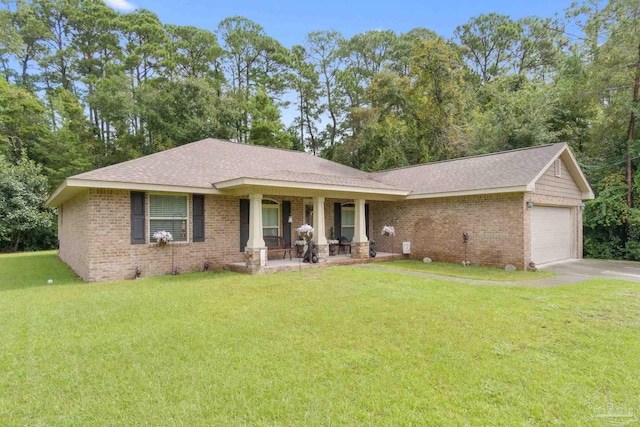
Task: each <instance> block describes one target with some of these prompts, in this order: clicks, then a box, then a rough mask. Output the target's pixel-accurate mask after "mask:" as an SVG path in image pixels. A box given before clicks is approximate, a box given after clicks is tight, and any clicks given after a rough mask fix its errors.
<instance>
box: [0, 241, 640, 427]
mask: <svg viewBox="0 0 640 427" xmlns="http://www.w3.org/2000/svg"><path fill="white" fill-rule="evenodd" d="M0 272H2V274H0V325H2V327H0V424H1V425H47V426H69V425H83V426H91V425H186V426H194V425H225V426H233V425H264V426H272V425H286V426H291V425H349V426H351V425H376V426H377V425H389V426H391V425H393V426H396V425H504V426H514V425H553V424H557V425H584V424H589V423H592V421H593V420H592V419H591V417H592V416H593V415H594V414H595V412H594V407H597V406H600V405H603V404H606V403H609V402H611V403H617V404H620V405H626V406H627V407H632V408H635V409H636V410H637V408H639V407H640V401H639V400H638V399H639V397H638V396H640V382H639V381H638V377H639V376H640V358H639V357H638V355H639V354H640V340H638V336H640V285H638V284H634V283H629V282H621V281H606V280H594V281H590V282H587V283H583V284H575V285H569V286H563V287H557V288H551V289H532V288H521V287H502V286H470V285H466V284H460V283H452V282H447V281H442V280H431V279H424V278H420V277H413V276H406V275H401V274H395V273H386V272H380V271H373V270H366V269H362V268H357V267H334V268H325V269H309V270H304V271H302V272H296V273H283V274H277V275H270V276H260V277H258V276H245V275H238V274H232V273H226V272H225V273H197V274H185V275H181V276H164V277H157V278H151V279H143V280H138V281H121V282H112V283H91V284H89V283H82V282H79V281H78V280H76V279H75V278H74V276H73V274H72V273H71V272H70V271H69V270H68V269H66V267H64V266H63V265H62V264H61V263H60V262H58V261H56V259H55V255H54V254H51V253H47V254H27V255H18V256H13V255H10V256H0ZM48 278H53V279H54V284H53V285H47V284H46V280H47V279H48ZM636 415H638V414H637V412H636Z"/></svg>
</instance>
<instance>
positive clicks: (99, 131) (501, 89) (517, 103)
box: [0, 0, 640, 259]
mask: <svg viewBox="0 0 640 427" xmlns="http://www.w3.org/2000/svg"><path fill="white" fill-rule="evenodd" d="M558 12H560V15H559V16H558V17H556V18H540V17H526V18H522V19H517V20H515V19H512V18H510V17H509V16H505V15H500V14H496V13H490V14H485V15H480V16H478V17H473V18H471V19H470V20H469V21H468V22H467V23H463V24H461V25H460V26H458V27H457V28H456V30H455V32H454V36H453V37H452V38H451V39H445V38H443V37H441V36H439V35H438V34H436V33H434V32H433V31H431V30H429V29H426V28H415V29H413V30H410V31H408V32H406V33H401V34H398V33H395V32H393V31H377V30H376V31H367V32H364V33H361V34H356V35H354V36H353V37H350V38H347V37H344V36H343V35H342V34H340V33H339V32H336V31H316V32H311V33H309V34H308V35H307V36H306V38H305V39H304V40H302V41H301V43H300V44H298V45H294V46H291V47H290V48H289V47H286V46H283V45H282V44H281V43H280V42H279V41H278V40H276V39H274V38H273V37H270V36H269V35H268V34H267V33H266V32H265V30H264V29H263V28H262V27H261V26H260V25H259V24H258V23H256V22H253V21H251V20H249V19H246V18H243V17H230V18H226V19H224V20H222V21H221V22H220V23H219V24H218V25H217V27H216V29H215V30H214V31H208V30H205V29H201V28H196V27H191V26H177V25H171V24H168V23H163V22H161V21H160V19H159V18H158V17H157V16H156V15H155V14H154V13H152V12H150V11H148V10H144V9H141V10H136V11H134V12H132V13H128V14H120V13H117V12H115V11H114V10H112V9H111V8H109V7H107V6H106V5H105V4H104V3H103V2H102V0H17V1H16V0H4V1H3V6H2V8H1V9H0V73H1V74H2V75H3V77H4V79H0V107H1V110H0V138H1V140H2V145H1V146H0V156H2V159H3V160H2V161H1V162H0V166H1V168H0V171H1V170H5V171H6V174H5V175H6V176H7V177H9V176H14V175H16V176H18V175H20V174H19V173H17V172H15V171H16V170H18V169H20V168H33V167H35V168H41V169H40V170H41V173H42V175H44V176H45V177H46V179H47V181H46V182H47V183H48V188H49V190H50V189H52V188H55V187H56V186H57V185H58V184H59V183H60V182H61V181H62V179H64V178H65V177H66V176H69V175H73V174H76V173H79V172H83V171H86V170H90V169H93V168H97V167H102V166H106V165H109V164H113V163H117V162H120V161H124V160H128V159H132V158H136V157H139V156H142V155H146V154H151V153H154V152H156V151H159V150H163V149H166V148H170V147H175V146H179V145H181V144H185V143H189V142H192V141H196V140H199V139H202V138H207V137H215V138H223V139H230V140H234V141H238V142H242V143H249V144H260V145H267V146H275V147H282V148H290V149H296V150H304V151H307V152H309V153H312V154H314V155H318V156H323V157H326V158H328V159H331V160H335V161H338V162H341V163H344V164H347V165H350V166H353V167H356V168H359V169H363V170H369V171H374V170H380V169H386V168H390V167H398V166H406V165H412V164H418V163H424V162H430V161H437V160H444V159H450V158H455V157H459V156H465V155H473V154H481V153H487V152H494V151H500V150H507V149H514V148H522V147H528V146H532V145H539V144H545V143H553V142H567V143H569V144H570V146H571V147H572V148H573V150H574V152H575V153H576V156H577V158H578V160H579V162H580V163H581V165H582V166H583V168H584V170H585V172H586V174H587V176H588V178H589V180H590V182H591V184H592V185H593V187H594V189H595V190H596V193H597V196H598V197H597V199H596V200H595V201H593V202H590V203H588V206H587V209H586V211H585V252H586V254H587V255H590V256H600V257H602V256H604V257H612V258H627V259H640V243H639V242H638V240H639V239H640V221H639V218H640V216H638V211H637V208H638V205H639V203H638V200H640V199H639V198H638V196H639V195H638V191H639V189H640V185H639V184H638V180H640V178H637V174H636V168H637V161H638V158H640V150H639V148H640V147H639V146H638V140H637V138H636V132H635V122H636V120H637V117H638V104H639V102H638V101H639V95H638V91H639V86H640V22H638V20H639V19H640V4H639V3H638V2H637V1H635V0H610V1H608V2H606V1H600V0H584V2H583V3H581V4H574V5H572V6H571V7H570V8H569V9H567V10H565V11H558ZM283 112H286V114H287V116H293V120H291V121H290V122H289V123H285V122H284V121H283V119H282V116H283ZM9 171H14V173H13V175H11V173H9ZM23 175H24V174H23ZM6 181H7V182H11V179H10V178H7V179H6ZM1 185H2V184H0V186H1ZM5 187H10V186H5ZM3 188H4V187H3ZM38 188H40V187H38ZM3 200H9V198H7V197H5V198H4V199H0V212H3V207H4V209H5V212H6V211H7V210H8V209H9V208H8V206H9V205H8V204H7V203H6V202H3ZM3 215H5V213H3ZM51 222H52V223H53V224H55V221H51ZM44 224H45V226H43V225H41V226H40V229H39V231H38V233H39V234H40V235H43V236H44V235H45V234H46V233H45V232H44V231H43V228H47V227H46V223H44ZM54 227H55V226H53V227H48V228H47V229H49V230H51V229H53V228H54ZM13 228H15V227H13ZM3 229H4V230H8V231H5V232H3V231H2V230H3ZM11 230H12V227H3V228H0V240H2V241H4V242H5V243H6V246H9V244H10V246H11V247H15V248H24V247H25V246H20V245H19V244H17V245H16V239H15V233H13V232H12V231H11ZM54 231H55V230H54ZM23 234H24V233H23ZM36 240H37V239H36ZM45 240H46V239H45ZM46 241H47V242H50V241H51V239H50V238H49V240H46ZM2 245H3V244H0V246H2ZM36 246H37V245H36Z"/></svg>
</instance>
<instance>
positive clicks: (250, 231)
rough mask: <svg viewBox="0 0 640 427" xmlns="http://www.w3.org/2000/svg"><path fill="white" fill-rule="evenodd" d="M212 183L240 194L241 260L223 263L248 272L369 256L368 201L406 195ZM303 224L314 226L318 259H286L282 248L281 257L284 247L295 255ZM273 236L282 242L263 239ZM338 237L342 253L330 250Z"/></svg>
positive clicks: (242, 182)
mask: <svg viewBox="0 0 640 427" xmlns="http://www.w3.org/2000/svg"><path fill="white" fill-rule="evenodd" d="M216 187H217V188H218V189H220V190H223V191H224V193H226V194H230V195H234V196H238V197H240V198H241V200H240V218H241V221H240V247H241V252H243V253H244V257H245V261H244V262H235V263H230V264H227V266H226V267H225V268H227V269H230V270H233V271H241V272H245V273H251V274H253V273H267V272H275V271H291V270H297V269H300V268H306V267H307V266H308V267H312V266H320V265H339V264H354V263H362V262H368V260H369V259H370V255H369V253H370V246H369V240H370V239H369V236H368V234H369V233H371V230H370V229H369V227H370V224H371V219H370V218H369V210H368V204H367V201H369V200H386V201H389V200H397V199H399V198H401V197H403V196H404V192H402V191H400V190H395V189H385V190H382V191H381V190H380V189H374V188H366V187H353V186H347V185H341V184H336V185H326V184H317V185H310V184H308V183H307V184H302V183H299V182H289V181H275V180H264V179H249V178H247V179H243V180H240V181H238V180H234V182H225V183H217V184H216ZM304 224H308V225H310V226H312V227H313V236H312V240H313V241H314V242H315V248H316V254H317V260H318V263H317V264H312V263H304V262H303V261H302V258H294V259H290V258H289V255H288V253H286V251H285V253H284V256H285V258H286V259H276V257H279V258H282V255H283V250H282V249H283V248H291V252H292V254H293V255H296V252H297V251H296V244H295V241H296V240H297V239H298V238H299V233H298V232H297V231H296V229H297V228H299V227H300V226H302V225H304ZM374 233H375V231H374ZM265 237H267V239H265ZM274 237H277V238H278V239H276V241H280V242H282V245H281V246H282V247H279V248H274V247H273V246H271V245H272V243H269V245H270V246H269V247H268V246H267V244H265V240H267V241H268V242H273V241H274ZM339 240H342V241H343V242H344V241H347V242H348V243H349V245H348V246H349V250H348V251H345V250H344V248H343V246H342V245H340V247H341V248H343V251H342V253H340V254H338V255H334V254H333V253H332V254H331V255H330V244H333V245H335V244H336V243H337V241H339ZM332 252H333V251H332ZM298 255H299V254H298ZM397 257H401V256H400V255H398V256H397ZM390 259H395V257H394V255H392V254H384V253H380V254H378V256H377V257H376V258H375V259H373V260H374V261H378V260H390Z"/></svg>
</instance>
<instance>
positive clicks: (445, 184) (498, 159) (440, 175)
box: [371, 143, 566, 194]
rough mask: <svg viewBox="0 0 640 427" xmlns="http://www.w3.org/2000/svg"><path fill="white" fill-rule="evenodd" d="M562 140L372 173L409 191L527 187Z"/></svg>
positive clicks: (427, 191) (446, 191)
mask: <svg viewBox="0 0 640 427" xmlns="http://www.w3.org/2000/svg"><path fill="white" fill-rule="evenodd" d="M565 146H566V145H565V144H564V143H558V144H551V145H542V146H537V147H529V148H523V149H519V150H512V151H503V152H500V153H492V154H484V155H481V156H474V157H462V158H459V159H454V160H446V161H443V162H437V163H426V164H423V165H417V166H409V167H404V168H398V169H390V170H386V171H381V172H375V173H373V174H371V177H372V178H373V179H375V180H376V181H381V182H384V183H385V184H388V185H398V186H403V187H404V188H407V189H409V190H411V192H412V194H437V193H449V192H459V191H473V190H479V189H495V188H505V187H519V186H526V185H528V184H529V183H531V181H533V179H534V178H535V177H536V176H537V175H538V174H539V173H540V172H541V171H542V169H543V168H544V167H545V166H546V165H547V164H548V163H549V162H550V161H551V160H552V159H553V158H554V157H555V156H556V155H557V154H558V153H559V152H561V151H562V150H563V149H564V148H565Z"/></svg>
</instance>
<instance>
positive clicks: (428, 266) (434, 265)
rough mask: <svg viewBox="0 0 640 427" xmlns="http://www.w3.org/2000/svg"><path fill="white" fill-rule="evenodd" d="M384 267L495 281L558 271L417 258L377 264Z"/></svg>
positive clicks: (549, 274) (533, 276) (527, 277)
mask: <svg viewBox="0 0 640 427" xmlns="http://www.w3.org/2000/svg"><path fill="white" fill-rule="evenodd" d="M376 265H379V266H382V267H389V268H399V269H402V270H410V271H419V272H422V273H430V274H439V275H441V276H450V277H462V278H466V279H475V280H490V281H494V282H522V281H526V280H535V279H543V278H545V277H553V276H555V275H556V273H553V272H551V271H523V270H516V271H505V270H504V269H502V268H496V267H485V266H480V265H470V266H467V267H464V266H463V265H462V264H450V263H446V262H430V263H425V262H422V261H416V260H398V261H388V262H383V263H380V264H376Z"/></svg>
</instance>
